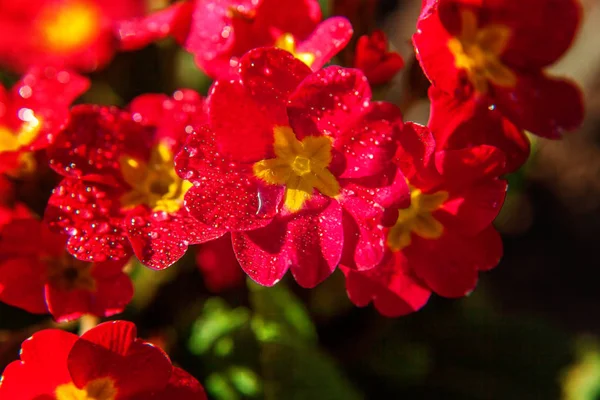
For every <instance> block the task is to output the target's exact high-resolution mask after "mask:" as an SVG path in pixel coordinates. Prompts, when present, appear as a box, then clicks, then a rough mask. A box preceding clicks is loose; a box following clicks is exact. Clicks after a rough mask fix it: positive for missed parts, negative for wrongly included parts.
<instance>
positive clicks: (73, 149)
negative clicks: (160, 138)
mask: <svg viewBox="0 0 600 400" xmlns="http://www.w3.org/2000/svg"><path fill="white" fill-rule="evenodd" d="M152 138H153V136H152V131H151V130H149V129H147V128H145V127H143V126H141V125H139V124H137V123H136V122H134V121H133V120H132V118H131V115H130V114H129V113H126V112H124V111H121V110H118V109H116V108H114V107H103V106H89V105H81V106H76V107H73V109H72V111H71V121H70V123H69V125H68V126H67V128H66V129H65V130H64V131H62V132H61V134H60V135H59V136H58V137H57V138H56V141H55V143H54V144H53V145H52V146H50V147H49V148H48V157H49V158H50V166H51V167H52V168H53V169H54V170H55V171H56V172H58V173H59V174H61V175H63V176H66V177H72V178H79V179H85V180H88V181H95V182H100V183H106V184H113V185H116V184H118V183H119V182H121V170H120V167H119V158H120V157H122V156H123V155H125V154H127V155H129V156H131V157H133V158H136V159H139V160H147V159H148V158H149V157H150V146H151V144H152Z"/></svg>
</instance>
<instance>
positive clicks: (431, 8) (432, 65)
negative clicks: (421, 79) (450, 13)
mask: <svg viewBox="0 0 600 400" xmlns="http://www.w3.org/2000/svg"><path fill="white" fill-rule="evenodd" d="M437 6H438V2H437V1H435V2H433V1H432V2H430V4H428V5H427V7H424V9H423V11H422V13H421V16H420V17H419V19H418V21H417V32H416V33H415V34H414V35H413V44H414V46H415V51H416V57H417V60H418V61H419V63H420V64H421V67H422V68H423V72H424V73H425V75H427V78H428V79H429V80H430V81H431V83H432V84H433V85H434V86H436V87H438V88H440V89H442V90H443V91H445V92H446V93H448V94H450V95H453V96H456V97H457V98H460V99H464V98H466V97H468V95H469V94H470V93H471V91H472V90H471V88H470V84H469V81H468V79H467V76H466V74H465V73H464V71H460V70H458V69H457V68H456V66H455V62H454V56H453V55H452V53H451V52H450V50H449V48H448V41H449V40H450V39H451V38H452V36H451V35H450V34H449V33H448V31H447V30H446V28H444V26H443V25H442V22H441V21H440V17H439V13H438V12H437ZM453 20H454V19H453ZM456 20H457V21H460V19H456Z"/></svg>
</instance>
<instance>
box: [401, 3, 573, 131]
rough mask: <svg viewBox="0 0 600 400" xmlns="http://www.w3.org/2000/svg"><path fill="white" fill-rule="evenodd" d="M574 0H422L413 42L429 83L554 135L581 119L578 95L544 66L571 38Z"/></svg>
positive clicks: (523, 126)
mask: <svg viewBox="0 0 600 400" xmlns="http://www.w3.org/2000/svg"><path fill="white" fill-rule="evenodd" d="M579 20H580V5H579V4H578V3H577V0H552V1H548V0H531V1H528V2H526V3H521V2H516V1H494V2H484V1H470V0H426V1H424V2H423V9H422V12H421V16H420V18H419V21H418V23H417V33H416V34H415V35H414V36H413V42H414V44H415V48H416V51H417V57H418V59H419V61H420V63H421V66H422V67H423V70H424V72H425V74H426V75H427V76H428V77H429V79H430V80H431V82H432V84H433V85H434V86H436V87H437V88H439V89H441V90H443V91H444V92H446V93H447V94H449V95H451V96H453V97H455V98H457V99H460V100H466V99H468V98H470V97H475V98H476V100H477V101H479V102H483V103H485V107H492V108H496V109H497V110H498V111H500V112H501V113H502V114H503V115H504V116H505V117H506V118H508V119H509V120H510V121H511V122H512V123H513V124H515V125H516V126H517V127H518V128H520V129H525V130H528V131H530V132H532V133H534V134H537V135H540V136H544V137H548V138H558V137H560V136H561V135H562V133H563V132H564V131H566V130H572V129H574V128H577V127H578V126H579V125H580V124H581V122H582V119H583V102H582V96H581V93H580V91H579V89H578V88H577V86H576V85H574V84H573V83H571V82H570V81H568V80H564V79H557V78H551V77H549V76H547V75H546V74H545V72H544V70H543V69H544V68H545V67H547V66H548V65H550V64H552V63H554V62H555V61H556V60H557V59H558V58H559V57H560V56H561V55H562V54H564V53H565V51H566V50H567V49H568V48H569V46H570V45H571V42H572V41H573V38H574V36H575V33H576V31H577V27H578V25H579Z"/></svg>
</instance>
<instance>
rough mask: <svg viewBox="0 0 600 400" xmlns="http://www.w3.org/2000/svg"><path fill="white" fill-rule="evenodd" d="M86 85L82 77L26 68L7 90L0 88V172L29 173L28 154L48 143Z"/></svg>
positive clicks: (31, 162) (32, 164)
mask: <svg viewBox="0 0 600 400" xmlns="http://www.w3.org/2000/svg"><path fill="white" fill-rule="evenodd" d="M88 86H89V81H88V80H87V79H86V78H84V77H82V76H79V75H77V74H75V73H72V72H68V71H61V70H56V69H54V68H32V69H30V70H29V71H28V73H27V74H25V75H24V76H23V77H22V78H21V80H20V81H19V82H17V83H16V84H15V85H14V86H13V87H12V88H11V89H10V91H6V89H4V87H3V86H2V85H0V172H3V173H11V174H20V173H27V172H31V171H32V170H33V169H34V168H35V158H34V157H33V155H32V154H31V152H32V151H34V150H38V149H43V148H44V147H46V146H48V144H49V143H50V142H52V140H53V138H54V136H55V135H56V133H57V132H58V131H60V130H61V129H62V128H63V127H64V126H65V125H66V123H67V121H68V119H69V106H70V104H71V103H72V102H73V100H75V99H76V98H77V97H78V96H79V95H80V94H82V93H83V92H84V91H85V90H86V89H87V88H88Z"/></svg>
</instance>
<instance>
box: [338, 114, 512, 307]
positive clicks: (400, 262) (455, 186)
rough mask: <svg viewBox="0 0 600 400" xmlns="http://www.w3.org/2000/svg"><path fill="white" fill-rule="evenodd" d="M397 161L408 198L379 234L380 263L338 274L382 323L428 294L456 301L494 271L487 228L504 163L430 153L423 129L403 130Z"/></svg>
mask: <svg viewBox="0 0 600 400" xmlns="http://www.w3.org/2000/svg"><path fill="white" fill-rule="evenodd" d="M400 137H401V148H400V149H399V151H398V154H397V159H398V162H399V165H400V169H401V170H402V172H403V173H404V175H405V176H406V178H407V180H408V182H409V185H410V190H411V205H410V207H409V208H407V209H400V210H398V213H397V221H396V224H395V225H394V226H393V227H391V228H389V229H388V230H387V241H386V243H387V252H386V256H385V257H384V260H383V262H382V263H381V264H380V265H379V266H377V267H375V268H373V269H371V270H369V271H363V272H360V271H355V270H352V269H350V268H347V267H345V266H343V267H341V268H342V271H343V272H344V274H345V275H346V279H347V282H346V285H347V289H348V294H349V297H350V299H351V300H352V301H353V302H354V303H355V304H357V305H359V306H364V305H366V304H368V303H369V302H370V301H373V302H374V304H375V307H376V308H377V309H378V310H379V312H380V313H382V314H384V315H387V316H398V315H403V314H407V313H409V312H412V311H415V310H417V309H419V308H421V307H422V306H423V305H424V304H425V303H426V302H427V299H428V298H429V295H430V292H431V291H433V292H435V293H437V294H439V295H441V296H444V297H461V296H464V295H466V294H468V293H469V292H470V291H472V290H473V289H474V287H475V285H476V283H477V278H478V272H479V271H484V270H488V269H490V268H493V267H494V266H496V264H497V263H498V261H499V260H500V257H501V256H502V241H501V240H500V236H499V235H498V233H497V232H496V230H495V229H494V228H493V226H492V225H491V223H492V221H493V220H494V218H495V217H496V215H497V214H498V212H499V210H500V208H501V205H502V203H503V201H504V195H505V191H506V182H505V181H503V180H500V179H498V175H499V173H501V172H502V171H503V170H504V155H503V154H502V152H501V151H500V150H498V149H497V148H495V147H491V146H485V145H482V146H475V147H471V148H469V149H462V150H446V151H439V152H434V150H435V144H434V143H433V138H432V136H431V134H430V133H429V132H428V130H427V128H425V127H421V126H418V125H413V124H406V125H405V128H404V130H403V132H402V135H401V136H400Z"/></svg>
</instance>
